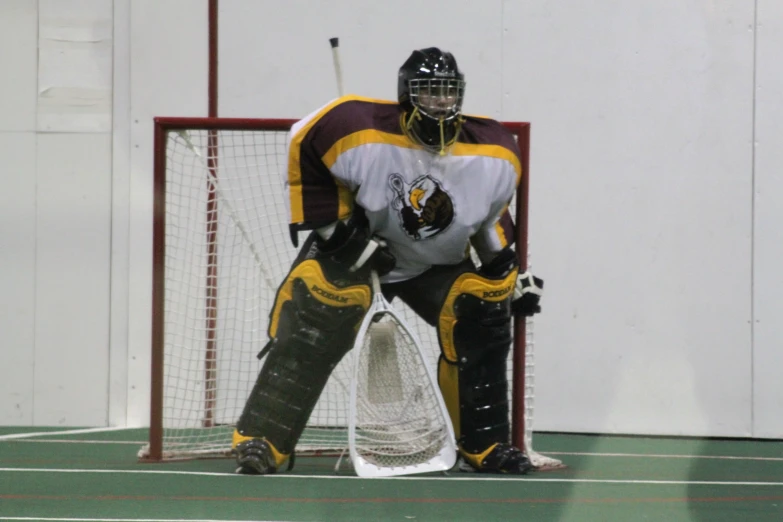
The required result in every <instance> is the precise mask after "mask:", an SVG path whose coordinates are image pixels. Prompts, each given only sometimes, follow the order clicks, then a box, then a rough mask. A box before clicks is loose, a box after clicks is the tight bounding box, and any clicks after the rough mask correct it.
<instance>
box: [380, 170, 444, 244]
mask: <svg viewBox="0 0 783 522" xmlns="http://www.w3.org/2000/svg"><path fill="white" fill-rule="evenodd" d="M389 187H391V190H392V192H393V196H392V197H393V199H392V208H394V210H395V211H396V212H397V215H398V216H399V219H400V225H401V226H402V229H403V230H404V231H405V233H406V234H407V235H408V236H410V237H411V238H413V239H417V240H418V239H427V238H430V237H433V236H436V235H438V234H440V233H441V232H443V231H444V230H446V229H447V228H448V227H449V225H451V223H452V222H453V221H454V203H453V202H452V199H451V196H449V194H448V193H447V192H446V191H445V190H443V187H442V186H441V184H440V183H438V182H437V181H435V180H434V179H433V178H432V177H430V176H421V177H419V178H416V179H415V180H414V181H413V183H411V184H407V183H405V180H404V179H403V177H402V176H401V175H400V174H397V173H394V174H392V175H391V176H390V177H389Z"/></svg>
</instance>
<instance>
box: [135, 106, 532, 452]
mask: <svg viewBox="0 0 783 522" xmlns="http://www.w3.org/2000/svg"><path fill="white" fill-rule="evenodd" d="M297 121H299V120H297V119H283V118H278V119H267V118H217V117H156V118H154V165H153V229H152V247H153V248H152V318H151V321H152V338H151V348H152V352H151V393H150V428H149V452H148V455H147V456H146V457H145V458H144V460H145V461H153V462H156V461H162V460H164V458H163V402H164V396H163V394H164V349H165V343H164V333H165V332H164V319H165V317H164V296H165V285H166V281H165V249H166V244H165V235H166V234H165V233H166V159H167V157H166V146H167V138H168V133H169V132H171V131H184V130H202V131H206V132H207V133H208V136H209V141H208V143H209V145H208V148H210V149H213V148H216V147H217V132H218V131H223V130H226V131H284V132H287V131H289V130H290V128H291V126H292V125H293V124H294V123H296V122H297ZM502 124H503V125H504V127H505V128H506V129H508V130H509V131H510V132H512V133H513V134H514V135H515V136H516V137H517V141H518V145H519V149H520V153H521V160H522V165H521V166H522V177H521V179H520V182H519V186H518V187H517V194H516V202H517V203H516V212H515V214H516V215H515V216H514V218H515V223H514V224H515V234H516V237H515V243H516V254H517V258H518V260H519V264H520V269H521V270H523V271H524V270H525V269H526V268H527V259H528V206H529V191H530V123H528V122H502ZM219 161H220V158H219V157H215V155H214V154H211V153H210V154H209V164H208V169H209V171H210V175H213V176H214V175H215V170H216V168H217V162H219ZM205 211H206V212H215V211H216V209H215V208H214V207H213V208H212V209H211V210H210V203H209V202H208V208H207V209H205ZM213 233H214V231H212V230H210V229H209V227H207V230H205V235H209V234H213ZM208 255H214V253H212V252H211V253H209V254H208ZM207 277H208V278H209V277H211V275H210V274H207ZM205 299H206V300H209V299H211V297H210V296H209V295H207V296H205ZM215 314H216V312H213V313H212V314H210V315H212V316H214V315H215ZM204 320H205V321H206V323H207V330H209V329H210V328H213V329H214V323H212V324H210V321H214V317H209V316H207V317H205V318H204ZM513 332H514V341H513V345H512V350H513V355H512V379H511V382H510V383H509V385H510V386H511V388H512V393H511V405H510V407H511V442H512V444H514V445H515V446H517V447H519V448H524V447H525V446H526V444H525V442H526V441H525V428H526V426H525V422H526V420H525V414H526V412H525V407H526V405H525V390H526V388H525V379H526V375H525V362H526V357H527V353H526V333H527V332H526V321H525V318H524V317H514V320H513ZM210 349H211V348H210V347H209V345H208V346H207V352H208V351H209V350H210ZM205 371H207V372H209V371H210V368H209V367H207V368H206V370H205ZM205 393H206V396H205V401H206V402H208V401H209V400H210V399H209V394H210V393H211V391H210V390H206V391H205ZM205 422H209V419H207V420H205ZM525 449H526V450H528V449H532V448H525ZM193 458H198V456H197V455H194V457H193Z"/></svg>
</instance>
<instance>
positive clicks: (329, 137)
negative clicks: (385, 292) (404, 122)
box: [287, 96, 522, 283]
mask: <svg viewBox="0 0 783 522" xmlns="http://www.w3.org/2000/svg"><path fill="white" fill-rule="evenodd" d="M521 165H522V163H521V158H520V153H519V148H518V146H517V143H516V140H515V139H514V137H513V135H512V134H511V133H509V132H508V131H507V130H506V129H505V128H504V127H503V126H502V125H501V124H500V123H498V122H497V121H495V120H492V119H488V118H477V117H466V121H465V123H464V124H463V126H462V131H461V132H460V134H459V137H458V139H457V142H456V143H454V144H453V145H452V146H451V147H450V148H449V149H448V154H446V155H444V156H441V155H439V154H437V153H432V152H428V151H426V150H423V149H422V148H420V147H419V146H417V145H416V144H414V143H413V142H412V141H411V140H410V139H409V138H408V137H407V136H406V135H405V133H404V132H403V130H402V126H401V112H400V110H399V106H398V104H397V103H396V102H387V101H381V100H373V99H368V98H360V97H356V96H344V97H342V98H338V99H336V100H334V101H332V102H331V103H329V104H328V105H326V106H324V107H323V108H321V109H319V110H317V111H315V112H313V113H312V114H310V115H308V116H307V117H305V118H304V119H302V120H301V121H299V122H297V123H296V124H295V125H294V126H293V127H292V129H291V135H290V142H289V149H288V169H287V176H288V179H287V185H288V192H289V198H290V206H289V210H290V213H291V216H290V217H291V225H290V226H291V232H292V235H294V236H295V235H296V233H297V232H298V231H299V230H312V229H315V228H319V227H322V226H325V225H328V224H330V223H333V222H335V221H337V220H338V219H346V218H348V217H349V216H350V215H351V214H352V213H353V212H354V209H355V207H356V206H359V207H361V208H362V209H363V211H364V213H365V215H366V217H367V219H368V221H369V226H370V231H371V232H372V233H373V234H374V235H376V236H379V237H382V238H384V239H385V240H386V242H387V244H388V247H389V250H390V251H391V252H392V254H394V256H395V257H396V258H397V266H396V268H395V269H394V271H392V272H391V273H390V274H388V275H387V276H385V277H384V278H383V282H385V283H386V282H397V281H404V280H406V279H409V278H411V277H414V276H417V275H419V274H421V273H422V272H424V271H425V270H427V269H428V268H430V267H431V266H432V265H450V264H456V263H459V262H460V261H462V260H463V259H465V257H466V256H467V255H468V252H469V245H470V243H471V242H472V244H473V246H474V247H475V248H476V249H477V250H478V251H479V253H480V254H482V253H489V252H497V251H499V250H501V249H502V248H504V247H505V246H507V245H509V244H511V243H512V242H513V237H514V234H513V223H512V220H511V216H510V215H509V213H508V209H507V207H508V204H509V203H510V201H511V198H512V197H513V195H514V193H515V190H516V186H517V184H518V183H519V180H520V177H521Z"/></svg>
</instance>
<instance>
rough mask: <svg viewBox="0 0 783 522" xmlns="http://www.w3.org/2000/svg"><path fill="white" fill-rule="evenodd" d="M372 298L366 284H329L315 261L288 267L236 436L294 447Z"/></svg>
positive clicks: (282, 448) (286, 450)
mask: <svg viewBox="0 0 783 522" xmlns="http://www.w3.org/2000/svg"><path fill="white" fill-rule="evenodd" d="M371 298H372V292H371V290H370V287H369V286H368V285H367V284H366V283H362V284H350V285H347V286H338V285H337V284H334V283H332V282H330V281H329V280H328V279H327V278H326V277H325V276H324V271H323V269H322V267H321V265H320V263H319V262H318V261H317V260H315V259H308V260H305V261H303V262H302V263H300V264H298V265H296V266H295V267H294V268H293V269H292V270H291V272H290V273H289V275H288V276H287V277H286V280H285V281H284V282H283V284H282V285H281V286H280V289H279V290H278V292H277V298H276V300H275V306H274V307H273V309H272V313H271V314H270V322H269V337H270V339H271V341H270V344H269V345H267V348H265V352H267V356H266V360H265V361H264V366H263V367H262V369H261V372H260V373H259V375H258V378H257V380H256V384H255V386H254V388H253V391H252V392H251V394H250V397H249V398H248V400H247V403H246V404H245V409H244V411H243V413H242V415H241V417H240V419H239V422H238V423H237V431H238V432H239V434H240V435H242V436H247V437H265V438H266V439H268V440H269V441H270V442H271V443H272V444H274V446H275V447H277V448H279V449H280V451H281V452H282V453H284V454H289V453H290V452H292V451H293V449H294V447H295V446H296V442H297V441H298V440H299V437H300V436H301V434H302V431H303V430H304V427H305V425H306V423H307V419H308V418H309V417H310V413H312V410H313V408H314V407H315V404H316V402H318V398H319V396H320V395H321V392H322V391H323V388H324V386H325V385H326V381H327V380H328V379H329V376H330V375H331V373H332V370H333V369H334V367H335V366H337V364H338V363H339V362H340V360H341V359H342V358H343V356H344V355H345V354H346V353H347V352H348V351H349V350H350V349H351V347H352V346H353V341H354V337H355V336H356V331H357V329H358V327H359V325H360V324H361V321H362V319H363V318H364V314H365V313H366V311H367V310H368V308H369V306H370V301H371Z"/></svg>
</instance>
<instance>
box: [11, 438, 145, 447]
mask: <svg viewBox="0 0 783 522" xmlns="http://www.w3.org/2000/svg"><path fill="white" fill-rule="evenodd" d="M15 442H29V443H34V444H91V445H92V444H128V445H131V446H139V447H141V446H143V445H144V444H147V441H146V440H84V439H78V440H77V439H45V440H40V439H29V440H28V439H15Z"/></svg>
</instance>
